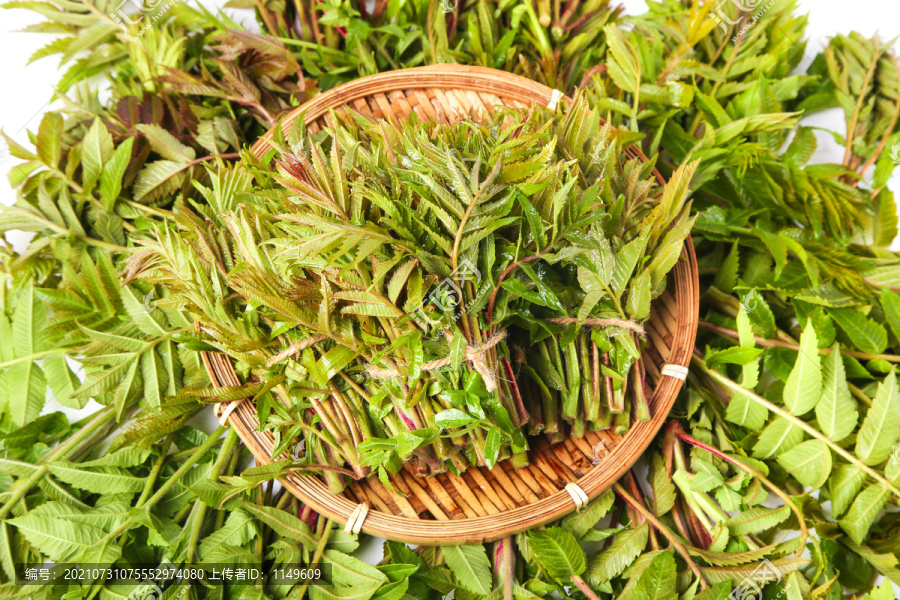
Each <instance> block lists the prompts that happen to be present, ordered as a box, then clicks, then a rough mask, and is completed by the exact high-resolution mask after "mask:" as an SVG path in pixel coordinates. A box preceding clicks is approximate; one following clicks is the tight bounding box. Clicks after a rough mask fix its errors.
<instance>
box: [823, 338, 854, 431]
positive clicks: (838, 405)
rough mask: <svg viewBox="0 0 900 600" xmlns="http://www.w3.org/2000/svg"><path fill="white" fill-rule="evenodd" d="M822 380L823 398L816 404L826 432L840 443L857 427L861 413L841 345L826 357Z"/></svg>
mask: <svg viewBox="0 0 900 600" xmlns="http://www.w3.org/2000/svg"><path fill="white" fill-rule="evenodd" d="M822 379H823V386H822V398H821V399H820V400H819V402H818V404H816V420H817V421H818V422H819V427H820V428H821V429H822V433H824V434H825V435H827V436H828V437H830V438H831V439H832V440H834V441H835V442H838V441H840V440H842V439H844V438H845V437H847V436H848V435H850V434H851V433H853V430H854V429H856V424H857V422H858V421H859V413H858V412H857V410H856V401H855V400H854V399H853V397H852V396H851V395H850V388H849V387H848V386H847V374H846V371H845V370H844V361H843V360H842V357H841V354H840V352H839V347H838V345H837V344H835V345H834V346H833V347H832V349H831V354H829V355H828V356H826V357H825V369H824V371H823V373H822Z"/></svg>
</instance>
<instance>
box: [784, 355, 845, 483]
mask: <svg viewBox="0 0 900 600" xmlns="http://www.w3.org/2000/svg"><path fill="white" fill-rule="evenodd" d="M838 361H840V359H838ZM831 462H832V461H831V450H830V449H829V448H828V446H827V445H826V444H825V442H823V441H821V440H809V441H807V442H803V443H802V444H800V445H798V446H794V447H793V448H791V449H790V450H788V451H787V452H785V453H784V454H782V455H781V456H779V457H778V464H780V465H781V466H782V467H784V470H785V471H787V472H788V473H790V474H791V476H792V477H794V478H795V479H796V480H797V481H799V482H800V483H802V484H803V485H805V486H806V487H811V488H813V489H818V488H820V487H822V485H824V484H825V482H826V481H827V480H828V477H829V475H831Z"/></svg>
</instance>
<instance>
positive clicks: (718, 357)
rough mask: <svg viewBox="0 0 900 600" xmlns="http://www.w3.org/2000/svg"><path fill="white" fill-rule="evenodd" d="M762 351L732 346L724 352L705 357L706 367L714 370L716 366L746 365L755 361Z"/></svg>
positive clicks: (720, 351)
mask: <svg viewBox="0 0 900 600" xmlns="http://www.w3.org/2000/svg"><path fill="white" fill-rule="evenodd" d="M760 354H762V350H761V349H759V348H743V347H741V346H732V347H731V348H726V349H724V350H719V351H717V352H713V353H712V354H710V355H709V356H707V357H706V365H707V366H708V367H709V368H711V369H714V368H716V366H718V365H726V364H727V365H741V366H743V365H746V364H750V363H752V362H753V361H754V360H756V359H757V358H758V357H759V355H760Z"/></svg>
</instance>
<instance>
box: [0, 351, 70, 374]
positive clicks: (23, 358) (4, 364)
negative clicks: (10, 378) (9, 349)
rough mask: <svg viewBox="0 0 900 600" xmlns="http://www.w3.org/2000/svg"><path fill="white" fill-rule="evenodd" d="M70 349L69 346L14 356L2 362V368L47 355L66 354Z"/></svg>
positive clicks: (0, 365) (0, 364)
mask: <svg viewBox="0 0 900 600" xmlns="http://www.w3.org/2000/svg"><path fill="white" fill-rule="evenodd" d="M68 351H69V348H54V349H53V350H44V351H43V352H34V353H32V354H29V355H28V356H20V357H19V358H14V359H12V360H8V361H6V362H2V363H0V369H5V368H7V367H11V366H13V365H15V364H18V363H22V362H31V361H33V360H39V359H41V358H46V357H47V356H53V355H56V354H65V353H66V352H68Z"/></svg>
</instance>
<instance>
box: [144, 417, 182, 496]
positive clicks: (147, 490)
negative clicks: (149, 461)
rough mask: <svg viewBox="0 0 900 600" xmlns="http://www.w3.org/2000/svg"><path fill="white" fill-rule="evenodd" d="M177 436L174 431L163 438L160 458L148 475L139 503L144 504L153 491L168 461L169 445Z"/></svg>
mask: <svg viewBox="0 0 900 600" xmlns="http://www.w3.org/2000/svg"><path fill="white" fill-rule="evenodd" d="M174 438H175V434H174V433H170V434H169V435H167V436H166V439H165V440H163V444H162V448H160V452H159V458H158V459H157V461H156V464H154V465H153V469H152V470H151V471H150V475H148V476H147V484H146V485H145V486H144V491H142V492H141V495H140V497H139V498H138V501H137V503H138V505H140V504H142V503H143V502H144V501H145V500H146V499H147V496H149V495H150V494H151V493H152V492H153V485H154V484H155V483H156V478H157V477H159V472H160V471H161V470H162V466H163V465H164V464H165V462H166V458H168V456H167V455H168V453H169V445H171V443H172V440H173V439H174Z"/></svg>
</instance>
